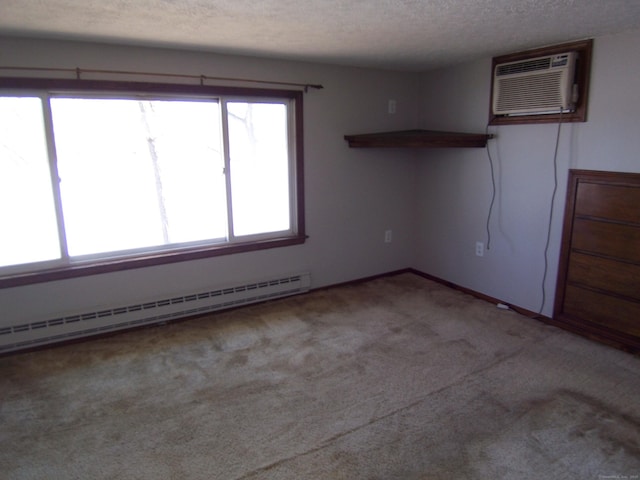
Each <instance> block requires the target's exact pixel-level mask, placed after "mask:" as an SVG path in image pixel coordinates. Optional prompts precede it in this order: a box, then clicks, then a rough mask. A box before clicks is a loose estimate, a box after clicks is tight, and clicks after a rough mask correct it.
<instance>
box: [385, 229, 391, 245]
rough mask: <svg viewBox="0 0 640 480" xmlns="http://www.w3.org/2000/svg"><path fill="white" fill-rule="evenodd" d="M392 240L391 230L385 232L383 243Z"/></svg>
mask: <svg viewBox="0 0 640 480" xmlns="http://www.w3.org/2000/svg"><path fill="white" fill-rule="evenodd" d="M392 239H393V232H392V231H391V230H385V232H384V243H391V240H392Z"/></svg>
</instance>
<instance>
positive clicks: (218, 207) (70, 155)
mask: <svg viewBox="0 0 640 480" xmlns="http://www.w3.org/2000/svg"><path fill="white" fill-rule="evenodd" d="M49 82H50V83H51V82H53V88H51V87H50V88H40V89H35V90H34V89H32V88H29V89H24V88H23V89H21V90H19V91H17V90H13V89H10V90H7V89H3V90H0V224H1V225H2V226H3V229H2V230H3V234H2V235H1V236H0V275H4V279H3V280H0V285H3V284H7V282H6V281H5V280H7V281H8V284H9V285H13V284H15V281H13V282H12V281H11V279H14V280H15V278H16V277H17V278H24V277H25V275H26V277H27V278H28V279H29V280H28V281H26V282H24V283H30V282H32V281H41V280H48V279H52V278H64V277H66V276H75V275H80V274H89V273H97V272H101V271H109V270H113V269H123V268H136V267H140V266H146V265H150V264H156V263H167V262H173V261H181V260H190V259H194V258H202V257H206V256H213V255H220V254H227V253H234V252H238V251H245V250H252V249H257V248H270V247H275V246H284V245H291V244H296V243H302V242H303V241H304V222H303V218H304V217H303V211H302V209H303V202H302V191H301V190H302V146H301V138H300V136H301V126H300V123H301V102H302V99H301V93H300V92H289V91H270V90H250V89H220V88H218V89H216V88H214V87H191V86H168V85H162V86H160V88H158V85H155V84H149V85H145V88H144V89H143V88H141V84H135V85H132V84H121V85H118V86H117V88H115V89H114V85H113V84H108V86H109V87H110V88H104V87H106V86H107V84H103V83H102V82H89V84H90V87H91V88H87V82H86V81H74V82H61V81H57V82H56V81H49ZM17 83H24V82H17ZM36 83H37V82H36ZM61 83H64V84H63V85H62V84H61ZM69 86H71V87H74V88H68V87H69ZM134 86H135V88H132V87H134ZM80 87H82V88H80ZM220 92H222V93H220ZM3 281H5V282H4V283H2V282H3Z"/></svg>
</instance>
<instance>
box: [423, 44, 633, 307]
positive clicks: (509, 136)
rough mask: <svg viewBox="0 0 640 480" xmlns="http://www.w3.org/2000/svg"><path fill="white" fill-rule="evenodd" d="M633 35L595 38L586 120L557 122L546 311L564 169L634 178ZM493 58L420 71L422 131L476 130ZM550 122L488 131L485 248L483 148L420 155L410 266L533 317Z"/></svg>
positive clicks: (549, 187) (538, 298) (549, 175)
mask: <svg viewBox="0 0 640 480" xmlns="http://www.w3.org/2000/svg"><path fill="white" fill-rule="evenodd" d="M638 45H640V31H635V32H631V33H624V34H619V35H614V36H606V37H600V38H595V39H594V51H593V64H592V71H591V89H590V96H589V111H588V119H587V122H586V123H575V124H563V125H562V128H561V132H560V142H559V149H558V155H557V164H558V190H557V194H556V199H555V208H554V210H553V220H552V228H551V242H550V246H549V255H548V258H549V266H548V274H547V281H546V284H545V285H546V301H545V303H544V308H543V309H542V313H543V314H545V315H547V316H550V315H551V314H552V311H553V300H554V295H555V283H556V275H557V268H558V256H559V251H560V239H561V234H562V219H563V215H564V205H565V195H566V183H567V176H568V170H569V169H570V168H577V169H592V170H612V171H626V172H640V130H639V129H638V123H637V122H638V113H639V112H640V93H639V92H638V78H640V49H638V48H637V46H638ZM490 75H491V59H490V58H485V59H482V60H479V61H475V62H471V63H467V64H464V65H459V66H456V67H453V68H449V69H444V70H440V71H436V72H429V73H425V74H424V75H423V82H422V85H423V94H422V119H421V123H422V124H423V125H424V126H425V127H429V128H433V129H442V130H446V129H450V130H458V131H469V132H483V131H484V130H485V128H486V123H487V119H488V109H489V88H490ZM557 128H558V127H557V125H513V126H501V127H499V128H496V127H491V128H490V131H491V132H492V133H495V134H496V135H497V138H496V139H494V140H492V141H491V142H490V151H491V153H492V156H493V159H494V166H495V178H496V184H497V197H496V203H495V206H494V210H493V214H492V217H491V224H490V227H491V229H490V231H491V249H490V250H489V251H487V252H485V256H484V257H482V258H480V257H476V256H475V243H476V241H483V242H485V243H486V242H487V233H486V229H485V225H486V220H487V214H488V210H489V204H490V201H491V176H490V168H489V161H488V157H487V153H486V151H485V150H481V149H468V150H463V149H460V150H458V149H454V150H444V149H440V150H433V151H424V152H422V154H421V156H422V158H421V165H420V178H419V202H418V203H419V209H420V212H419V217H420V220H419V222H418V223H419V228H420V233H419V236H418V242H419V246H418V252H417V257H416V263H415V267H416V268H418V269H420V270H423V271H425V272H428V273H430V274H432V275H435V276H437V277H440V278H443V279H445V280H448V281H451V282H453V283H456V284H458V285H462V286H464V287H467V288H470V289H473V290H475V291H478V292H481V293H484V294H486V295H490V296H492V297H495V298H498V299H500V300H502V301H505V302H508V303H511V304H514V305H517V306H520V307H523V308H526V309H529V310H532V311H539V310H540V308H541V305H542V278H543V274H544V250H545V244H546V238H547V225H548V222H549V211H550V204H551V196H552V192H553V185H554V166H553V157H554V147H555V140H556V134H557Z"/></svg>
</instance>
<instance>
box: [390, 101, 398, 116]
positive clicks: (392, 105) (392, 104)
mask: <svg viewBox="0 0 640 480" xmlns="http://www.w3.org/2000/svg"><path fill="white" fill-rule="evenodd" d="M396 107H397V105H396V101H395V100H389V113H392V114H393V113H396Z"/></svg>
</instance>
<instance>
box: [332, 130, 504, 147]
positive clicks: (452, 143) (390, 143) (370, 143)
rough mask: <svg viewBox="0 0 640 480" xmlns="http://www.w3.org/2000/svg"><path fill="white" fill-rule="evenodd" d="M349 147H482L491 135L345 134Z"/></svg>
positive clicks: (407, 131) (439, 133) (425, 133)
mask: <svg viewBox="0 0 640 480" xmlns="http://www.w3.org/2000/svg"><path fill="white" fill-rule="evenodd" d="M344 138H345V140H346V141H347V142H349V147H351V148H473V147H475V148H482V147H485V146H486V145H487V140H489V139H490V138H493V135H486V134H483V133H458V132H439V131H435V130H402V131H398V132H382V133H365V134H361V135H345V136H344Z"/></svg>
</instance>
